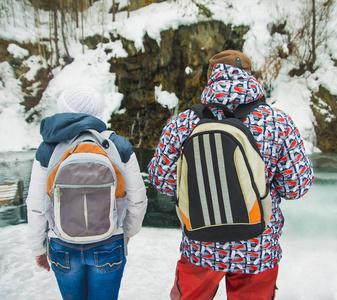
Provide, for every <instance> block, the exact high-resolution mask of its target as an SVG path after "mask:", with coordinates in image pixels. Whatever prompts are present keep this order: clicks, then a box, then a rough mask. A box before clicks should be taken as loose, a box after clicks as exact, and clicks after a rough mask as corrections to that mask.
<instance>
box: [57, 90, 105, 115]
mask: <svg viewBox="0 0 337 300" xmlns="http://www.w3.org/2000/svg"><path fill="white" fill-rule="evenodd" d="M57 109H58V110H59V112H60V113H65V112H73V113H84V114H88V115H91V116H94V117H96V118H99V119H102V117H103V99H102V97H101V95H100V94H99V93H98V92H97V91H96V90H95V89H94V88H92V87H90V86H84V85H78V86H75V87H72V88H69V89H66V90H64V91H63V92H62V93H61V94H60V96H59V98H58V99H57Z"/></svg>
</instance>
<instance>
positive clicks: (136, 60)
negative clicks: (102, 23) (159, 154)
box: [110, 21, 248, 148]
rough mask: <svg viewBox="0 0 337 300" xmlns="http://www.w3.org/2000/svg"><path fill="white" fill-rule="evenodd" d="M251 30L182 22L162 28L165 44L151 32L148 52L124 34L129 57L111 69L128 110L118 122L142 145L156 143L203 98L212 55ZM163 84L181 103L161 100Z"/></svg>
mask: <svg viewBox="0 0 337 300" xmlns="http://www.w3.org/2000/svg"><path fill="white" fill-rule="evenodd" d="M247 30H248V28H247V27H244V26H240V27H232V26H231V25H225V24H223V23H221V22H216V21H211V22H201V23H198V24H194V25H191V26H181V27H179V28H178V29H177V30H168V31H164V32H162V33H161V41H160V44H158V43H157V42H156V41H155V40H153V39H151V38H150V37H149V36H147V35H146V36H145V37H144V48H145V51H143V52H139V51H137V50H136V48H135V46H134V44H133V42H130V41H127V40H125V39H123V38H122V37H118V38H119V39H121V40H122V42H123V45H124V49H126V51H127V52H128V57H126V58H114V59H111V61H110V64H111V69H110V71H111V72H114V73H116V74H117V80H116V85H117V86H118V89H119V92H121V93H122V94H123V95H124V99H123V102H122V107H121V108H125V112H124V113H123V114H116V115H112V117H111V126H112V128H113V129H114V130H115V131H116V132H117V133H119V134H122V135H124V136H127V137H128V138H129V139H130V140H131V141H132V143H133V145H134V146H136V147H142V148H152V147H155V146H156V145H157V143H158V139H159V136H160V134H161V130H162V128H163V126H164V125H165V123H166V122H167V120H168V119H169V118H170V117H171V116H172V115H173V114H175V113H176V112H177V111H181V110H183V109H184V108H186V107H187V106H189V105H192V104H196V103H199V102H200V95H201V92H202V90H203V88H204V86H205V83H206V72H207V67H208V60H209V59H210V57H212V56H213V55H214V54H215V53H217V52H219V51H222V50H224V49H238V50H240V49H242V45H243V42H244V41H243V35H244V34H245V33H246V32H247ZM186 70H188V72H187V71H186ZM159 86H162V89H163V90H165V91H168V92H169V93H174V94H175V95H176V96H177V97H178V99H180V101H179V104H178V106H177V107H176V108H175V109H169V108H167V107H163V106H162V105H161V104H159V103H157V102H156V100H155V87H159Z"/></svg>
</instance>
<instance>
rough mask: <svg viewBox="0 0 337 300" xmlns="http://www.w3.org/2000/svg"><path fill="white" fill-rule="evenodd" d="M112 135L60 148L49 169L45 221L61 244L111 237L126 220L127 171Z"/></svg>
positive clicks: (91, 135) (81, 138)
mask: <svg viewBox="0 0 337 300" xmlns="http://www.w3.org/2000/svg"><path fill="white" fill-rule="evenodd" d="M111 133H112V132H111V131H105V132H102V133H98V132H97V131H95V130H86V131H84V132H83V133H81V134H79V135H78V136H76V137H75V138H74V139H72V140H70V141H66V142H62V143H59V144H58V145H57V146H56V148H55V150H54V152H53V154H52V156H51V158H50V161H49V164H48V169H47V195H46V216H47V219H48V223H49V227H50V228H51V229H52V230H53V231H54V232H55V234H56V235H57V236H58V237H59V238H60V239H61V240H63V241H66V242H69V243H80V244H87V243H95V242H99V241H102V240H105V239H108V238H109V237H111V236H112V235H113V234H114V233H115V232H116V230H117V229H118V228H120V227H121V225H122V223H123V220H124V218H125V214H126V204H127V200H126V193H125V182H124V165H123V163H122V161H121V158H120V155H119V152H118V150H117V148H116V146H115V145H114V143H113V142H112V141H111V140H110V139H109V136H110V135H111Z"/></svg>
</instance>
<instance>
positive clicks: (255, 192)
mask: <svg viewBox="0 0 337 300" xmlns="http://www.w3.org/2000/svg"><path fill="white" fill-rule="evenodd" d="M261 104H264V103H262V102H261V101H260V100H259V101H255V102H251V103H249V104H245V105H240V106H239V107H238V108H237V109H236V110H235V114H233V113H232V112H231V111H230V110H228V108H227V107H226V106H225V105H223V104H219V103H209V104H205V105H204V104H199V105H196V106H193V107H191V108H190V109H192V110H193V111H194V112H195V113H196V114H197V115H198V117H199V118H200V121H199V123H198V124H197V125H196V127H195V128H194V129H193V130H192V132H191V134H190V135H189V137H188V138H187V139H186V140H185V142H184V144H183V147H182V151H181V155H180V157H179V159H178V162H177V205H176V210H177V214H178V217H179V219H180V221H181V223H182V226H183V228H184V232H185V234H186V235H187V236H188V237H189V238H190V239H193V240H197V241H204V242H227V241H239V240H247V239H250V238H253V237H257V236H259V235H260V234H261V233H262V232H263V231H264V230H265V228H266V226H267V225H268V223H269V220H270V216H271V197H270V193H269V187H268V185H267V181H266V176H265V165H264V162H263V159H262V157H261V154H260V151H259V148H258V146H257V144H256V141H255V139H254V137H253V135H252V133H251V132H250V130H249V129H248V127H247V126H245V125H244V123H243V122H242V121H243V120H244V119H245V117H246V116H247V114H248V113H249V112H250V111H251V110H253V109H254V108H256V107H257V106H259V105H261ZM209 107H215V108H218V109H221V110H222V111H223V112H224V114H225V115H226V119H224V120H216V119H215V117H214V115H213V113H212V112H211V110H210V109H209Z"/></svg>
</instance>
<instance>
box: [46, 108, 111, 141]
mask: <svg viewBox="0 0 337 300" xmlns="http://www.w3.org/2000/svg"><path fill="white" fill-rule="evenodd" d="M86 129H95V130H97V131H98V132H101V131H104V130H106V125H105V123H104V122H103V121H101V120H100V119H98V118H95V117H93V116H91V115H87V114H82V113H62V114H56V115H53V116H51V117H47V118H45V119H43V120H42V122H41V127H40V133H41V135H42V137H43V141H44V142H46V143H50V144H55V143H60V142H63V141H67V140H70V139H72V138H74V137H75V136H76V135H78V134H80V133H81V132H82V131H84V130H86Z"/></svg>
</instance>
